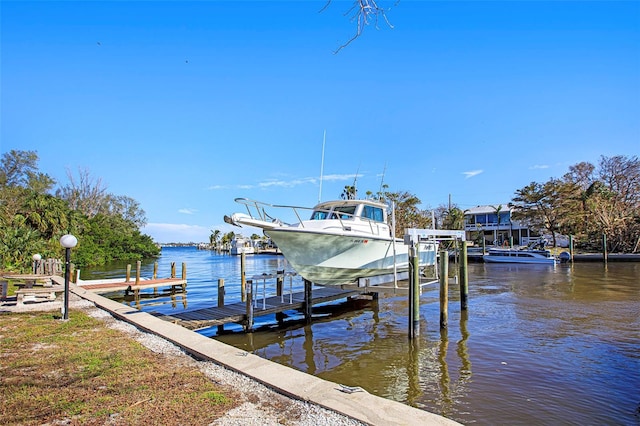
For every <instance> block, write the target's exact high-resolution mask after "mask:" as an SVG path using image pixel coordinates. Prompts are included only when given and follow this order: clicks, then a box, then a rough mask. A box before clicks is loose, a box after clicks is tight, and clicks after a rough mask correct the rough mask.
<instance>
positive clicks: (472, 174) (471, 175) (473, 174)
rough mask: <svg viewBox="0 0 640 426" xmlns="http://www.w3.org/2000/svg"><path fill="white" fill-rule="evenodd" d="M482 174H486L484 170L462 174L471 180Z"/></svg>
mask: <svg viewBox="0 0 640 426" xmlns="http://www.w3.org/2000/svg"><path fill="white" fill-rule="evenodd" d="M482 172H484V170H470V171H468V172H462V174H463V175H464V178H465V179H469V178H472V177H474V176H477V175H479V174H480V173H482Z"/></svg>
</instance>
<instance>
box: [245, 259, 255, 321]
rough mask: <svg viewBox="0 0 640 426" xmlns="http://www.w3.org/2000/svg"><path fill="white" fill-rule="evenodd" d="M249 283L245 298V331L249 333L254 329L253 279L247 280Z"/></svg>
mask: <svg viewBox="0 0 640 426" xmlns="http://www.w3.org/2000/svg"><path fill="white" fill-rule="evenodd" d="M243 254H244V253H243ZM247 284H249V287H248V291H247V297H246V300H245V302H246V303H245V304H246V307H247V320H246V323H245V326H244V331H245V332H247V333H248V332H251V331H252V330H253V282H252V281H251V280H247Z"/></svg>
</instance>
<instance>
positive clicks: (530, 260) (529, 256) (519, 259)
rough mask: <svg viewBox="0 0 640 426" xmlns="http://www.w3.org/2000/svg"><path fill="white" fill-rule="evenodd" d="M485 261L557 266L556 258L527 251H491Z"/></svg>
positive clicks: (484, 258)
mask: <svg viewBox="0 0 640 426" xmlns="http://www.w3.org/2000/svg"><path fill="white" fill-rule="evenodd" d="M483 260H484V261H485V262H487V263H524V264H543V265H555V264H556V263H557V260H556V258H555V257H552V256H549V255H546V254H541V253H536V252H532V251H526V250H490V251H489V253H488V254H485V255H484V257H483Z"/></svg>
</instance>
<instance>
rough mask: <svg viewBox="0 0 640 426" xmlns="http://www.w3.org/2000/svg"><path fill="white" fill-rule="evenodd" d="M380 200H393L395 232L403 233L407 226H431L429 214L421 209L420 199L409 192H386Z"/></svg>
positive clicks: (397, 233)
mask: <svg viewBox="0 0 640 426" xmlns="http://www.w3.org/2000/svg"><path fill="white" fill-rule="evenodd" d="M382 201H386V202H393V204H394V205H395V218H396V226H395V234H396V235H398V236H400V235H404V230H405V229H407V228H431V224H432V220H431V214H430V212H429V211H428V210H421V209H420V208H419V207H418V206H419V205H420V203H421V201H420V199H419V198H418V197H416V196H415V195H413V194H410V193H409V192H406V191H402V192H387V193H386V194H385V198H384V199H383V200H382Z"/></svg>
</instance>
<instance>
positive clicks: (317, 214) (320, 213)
mask: <svg viewBox="0 0 640 426" xmlns="http://www.w3.org/2000/svg"><path fill="white" fill-rule="evenodd" d="M325 219H329V212H328V211H326V210H315V211H314V212H313V213H312V214H311V220H325Z"/></svg>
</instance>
